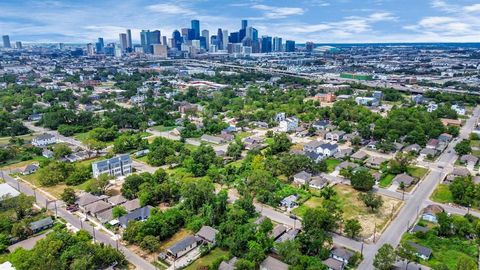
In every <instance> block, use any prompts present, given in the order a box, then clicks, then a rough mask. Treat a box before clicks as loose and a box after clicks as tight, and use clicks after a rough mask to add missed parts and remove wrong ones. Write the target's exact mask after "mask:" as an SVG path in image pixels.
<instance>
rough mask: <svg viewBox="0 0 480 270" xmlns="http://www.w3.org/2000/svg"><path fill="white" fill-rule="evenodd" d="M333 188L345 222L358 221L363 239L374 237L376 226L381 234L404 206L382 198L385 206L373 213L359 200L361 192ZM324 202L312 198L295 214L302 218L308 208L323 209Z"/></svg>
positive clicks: (346, 187)
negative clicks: (348, 220)
mask: <svg viewBox="0 0 480 270" xmlns="http://www.w3.org/2000/svg"><path fill="white" fill-rule="evenodd" d="M333 188H334V190H335V191H336V192H337V194H338V197H337V200H338V202H339V205H340V208H341V209H342V211H343V218H344V219H345V220H347V219H358V221H359V222H360V224H361V225H362V233H361V234H360V235H361V237H363V238H370V237H372V236H373V232H374V230H375V229H374V227H375V226H376V232H377V234H378V233H381V231H382V230H383V229H384V228H385V227H386V225H387V223H388V221H389V219H390V217H391V215H392V214H395V213H396V212H397V211H398V210H399V209H400V207H401V205H402V202H401V201H400V200H397V199H394V198H391V197H386V196H382V199H383V202H384V203H383V206H382V207H381V208H380V209H379V211H378V212H377V213H372V212H371V211H370V210H369V209H368V208H367V207H365V205H364V203H363V202H362V201H360V200H359V199H358V194H359V191H357V190H355V189H353V188H352V187H350V186H347V185H336V186H334V187H333ZM322 200H323V199H322V198H320V197H316V196H312V197H311V198H310V199H308V200H307V201H306V202H305V203H303V204H302V205H301V206H299V207H298V208H296V209H294V210H293V212H294V213H295V214H296V215H298V216H300V217H301V216H303V215H304V214H305V212H306V211H307V209H308V208H316V207H321V205H322Z"/></svg>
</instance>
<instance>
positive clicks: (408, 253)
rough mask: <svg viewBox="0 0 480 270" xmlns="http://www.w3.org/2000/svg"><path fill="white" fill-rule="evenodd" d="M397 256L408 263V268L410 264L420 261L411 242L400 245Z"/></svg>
mask: <svg viewBox="0 0 480 270" xmlns="http://www.w3.org/2000/svg"><path fill="white" fill-rule="evenodd" d="M397 256H398V257H400V258H402V259H404V260H405V261H406V262H407V266H406V267H407V268H408V265H409V264H410V263H412V262H418V261H419V258H418V256H417V251H416V249H415V248H414V247H413V246H412V245H410V243H409V242H402V243H401V244H400V246H399V247H398V248H397Z"/></svg>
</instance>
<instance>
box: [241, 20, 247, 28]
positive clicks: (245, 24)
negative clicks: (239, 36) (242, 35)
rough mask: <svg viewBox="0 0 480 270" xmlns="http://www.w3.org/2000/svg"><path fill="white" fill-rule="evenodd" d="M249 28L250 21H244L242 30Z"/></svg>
mask: <svg viewBox="0 0 480 270" xmlns="http://www.w3.org/2000/svg"><path fill="white" fill-rule="evenodd" d="M247 26H248V21H247V20H242V29H246V28H247Z"/></svg>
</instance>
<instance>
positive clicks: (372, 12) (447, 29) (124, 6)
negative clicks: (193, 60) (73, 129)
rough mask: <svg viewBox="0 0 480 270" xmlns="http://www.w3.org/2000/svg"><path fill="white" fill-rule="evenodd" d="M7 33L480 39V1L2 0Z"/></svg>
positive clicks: (48, 37)
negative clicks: (250, 32)
mask: <svg viewBox="0 0 480 270" xmlns="http://www.w3.org/2000/svg"><path fill="white" fill-rule="evenodd" d="M0 13H1V15H0V33H1V34H9V35H10V36H11V37H10V38H11V40H12V41H17V40H21V41H26V42H30V41H34V42H93V41H95V40H96V38H97V37H104V38H105V39H106V40H107V41H116V40H117V39H118V34H119V33H120V32H124V31H125V29H126V28H131V29H132V34H133V38H134V40H138V39H139V34H138V33H139V31H140V30H141V29H159V30H161V31H162V35H167V36H168V37H170V36H171V33H172V31H173V30H174V29H180V28H182V27H189V26H190V20H191V19H199V20H200V23H201V28H202V29H208V30H210V32H211V33H212V32H213V31H215V32H216V30H217V29H218V28H219V27H221V28H226V29H228V30H229V31H230V32H232V31H237V30H238V29H239V28H240V20H241V19H248V20H249V24H250V25H252V26H254V27H256V28H257V29H258V30H259V34H260V36H261V35H270V36H280V37H283V38H284V39H294V40H296V41H298V42H305V41H314V42H317V43H350V42H354V43H364V42H480V0H475V1H473V0H293V1H292V0H290V1H285V0H244V1H230V0H189V1H184V0H176V1H169V0H167V1H154V0H128V1H127V0H77V1H70V0H57V1H56V0H44V1H42V0H27V1H22V0H0Z"/></svg>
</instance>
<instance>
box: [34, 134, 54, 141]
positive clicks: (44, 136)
mask: <svg viewBox="0 0 480 270" xmlns="http://www.w3.org/2000/svg"><path fill="white" fill-rule="evenodd" d="M52 138H55V136H53V135H52V134H49V133H43V134H40V135H38V136H36V137H35V138H33V139H34V140H50V139H52Z"/></svg>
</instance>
